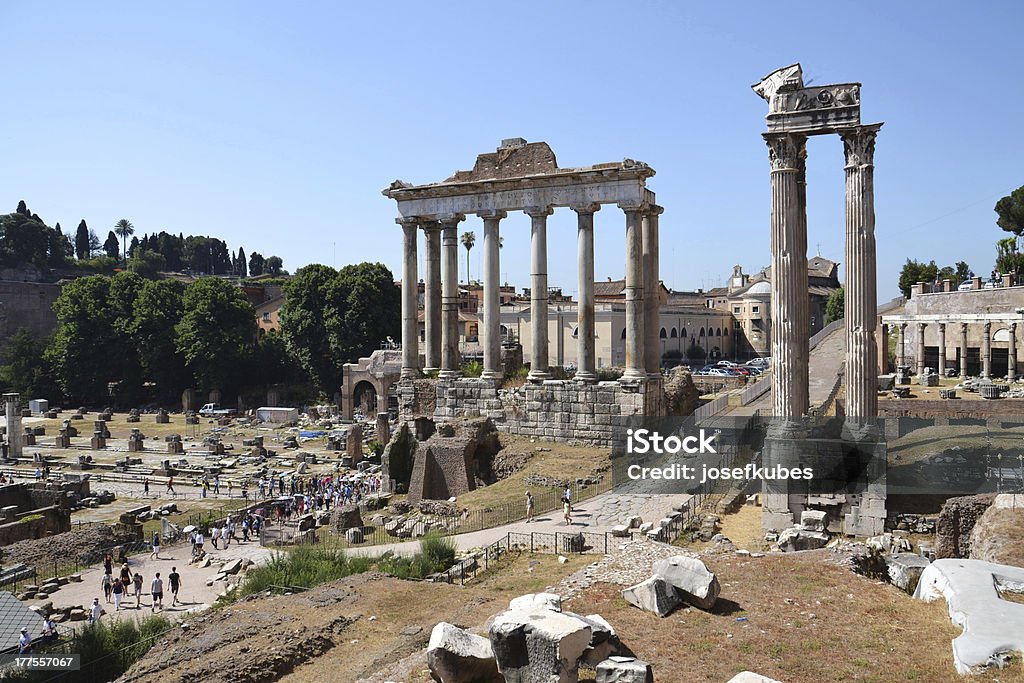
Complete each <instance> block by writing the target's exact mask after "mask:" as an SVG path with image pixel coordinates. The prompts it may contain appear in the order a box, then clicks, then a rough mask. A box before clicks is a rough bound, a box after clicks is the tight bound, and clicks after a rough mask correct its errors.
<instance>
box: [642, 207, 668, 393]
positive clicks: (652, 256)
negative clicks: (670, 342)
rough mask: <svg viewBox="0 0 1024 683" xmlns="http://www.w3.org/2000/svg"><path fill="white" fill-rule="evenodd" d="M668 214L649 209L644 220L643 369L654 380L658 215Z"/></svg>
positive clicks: (658, 291)
mask: <svg viewBox="0 0 1024 683" xmlns="http://www.w3.org/2000/svg"><path fill="white" fill-rule="evenodd" d="M664 211H665V209H663V208H662V207H660V206H654V205H652V206H650V207H649V208H648V209H647V211H645V212H644V217H643V229H642V233H643V253H644V367H645V368H646V369H647V374H648V375H649V376H651V377H658V376H660V375H661V341H660V339H659V337H658V332H659V330H660V329H661V315H660V313H661V285H660V266H659V263H658V262H659V260H660V259H659V248H658V222H659V216H660V215H661V214H662V213H663V212H664Z"/></svg>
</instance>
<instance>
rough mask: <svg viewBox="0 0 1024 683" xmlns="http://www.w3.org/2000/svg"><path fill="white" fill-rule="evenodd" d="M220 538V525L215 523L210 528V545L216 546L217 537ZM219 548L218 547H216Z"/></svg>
mask: <svg viewBox="0 0 1024 683" xmlns="http://www.w3.org/2000/svg"><path fill="white" fill-rule="evenodd" d="M218 538H220V527H219V526H217V525H216V524H214V525H213V529H211V530H210V545H212V546H213V547H214V548H217V539H218ZM217 549H218V550H219V548H217Z"/></svg>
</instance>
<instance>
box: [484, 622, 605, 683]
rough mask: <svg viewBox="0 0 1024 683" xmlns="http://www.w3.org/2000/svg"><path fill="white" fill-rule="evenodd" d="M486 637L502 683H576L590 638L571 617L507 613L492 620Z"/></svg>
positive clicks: (588, 631)
mask: <svg viewBox="0 0 1024 683" xmlns="http://www.w3.org/2000/svg"><path fill="white" fill-rule="evenodd" d="M489 635H490V639H491V649H492V650H493V651H494V657H495V659H496V660H497V662H498V671H499V672H500V673H501V675H502V676H504V680H505V681H506V683H576V681H577V680H579V670H578V669H579V661H580V657H582V656H583V653H584V651H585V650H586V649H587V647H588V646H589V645H590V640H591V635H592V634H591V632H590V626H588V625H587V623H586V622H585V621H584V620H582V619H580V618H579V617H577V616H575V615H570V614H564V613H561V612H552V611H550V610H541V611H535V612H532V613H530V612H524V611H522V610H508V611H506V612H502V613H501V614H499V615H498V616H497V617H495V619H494V622H493V623H492V624H491V628H490V634H489ZM498 680H501V679H498Z"/></svg>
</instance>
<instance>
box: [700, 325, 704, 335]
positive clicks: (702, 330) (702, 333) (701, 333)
mask: <svg viewBox="0 0 1024 683" xmlns="http://www.w3.org/2000/svg"><path fill="white" fill-rule="evenodd" d="M700 336H702V337H703V336H704V328H703V327H702V328H700Z"/></svg>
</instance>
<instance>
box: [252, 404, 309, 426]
mask: <svg viewBox="0 0 1024 683" xmlns="http://www.w3.org/2000/svg"><path fill="white" fill-rule="evenodd" d="M256 419H257V420H260V421H261V422H271V423H273V424H294V423H296V422H298V421H299V409H298V408H257V409H256Z"/></svg>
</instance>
